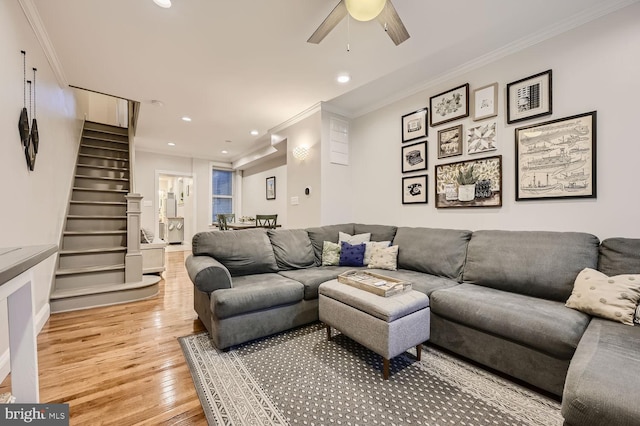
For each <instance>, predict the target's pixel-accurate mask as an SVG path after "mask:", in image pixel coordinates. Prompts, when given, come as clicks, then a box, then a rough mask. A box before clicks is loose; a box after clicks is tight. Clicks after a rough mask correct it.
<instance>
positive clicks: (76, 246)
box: [62, 234, 127, 250]
mask: <svg viewBox="0 0 640 426" xmlns="http://www.w3.org/2000/svg"><path fill="white" fill-rule="evenodd" d="M126 245H127V236H126V234H122V235H65V236H64V237H63V238H62V250H83V249H94V248H103V247H119V246H126Z"/></svg>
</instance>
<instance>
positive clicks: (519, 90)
mask: <svg viewBox="0 0 640 426" xmlns="http://www.w3.org/2000/svg"><path fill="white" fill-rule="evenodd" d="M552 107H553V103H552V91H551V70H547V71H544V72H541V73H539V74H536V75H532V76H530V77H527V78H523V79H522V80H518V81H514V82H513V83H509V84H507V123H509V124H511V123H517V122H519V121H524V120H530V119H532V118H537V117H543V116H545V115H551V113H552V112H553V108H552Z"/></svg>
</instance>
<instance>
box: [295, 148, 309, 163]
mask: <svg viewBox="0 0 640 426" xmlns="http://www.w3.org/2000/svg"><path fill="white" fill-rule="evenodd" d="M308 156H309V148H307V147H306V146H304V145H300V146H297V147H295V148H293V158H295V159H296V160H300V161H302V160H304V159H306V158H307V157H308Z"/></svg>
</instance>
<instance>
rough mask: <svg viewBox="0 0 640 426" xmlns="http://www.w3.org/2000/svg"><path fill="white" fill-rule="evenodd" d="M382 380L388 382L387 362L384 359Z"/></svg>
mask: <svg viewBox="0 0 640 426" xmlns="http://www.w3.org/2000/svg"><path fill="white" fill-rule="evenodd" d="M382 378H383V379H384V380H389V360H388V359H387V358H384V357H383V358H382Z"/></svg>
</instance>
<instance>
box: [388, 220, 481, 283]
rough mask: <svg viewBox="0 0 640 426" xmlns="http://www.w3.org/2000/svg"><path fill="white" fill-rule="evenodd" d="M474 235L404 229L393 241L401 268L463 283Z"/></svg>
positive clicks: (423, 229) (460, 232)
mask: <svg viewBox="0 0 640 426" xmlns="http://www.w3.org/2000/svg"><path fill="white" fill-rule="evenodd" d="M470 238H471V231H463V230H458V229H434V228H407V227H400V228H398V230H397V232H396V236H395V238H394V239H393V245H394V246H395V245H397V246H399V249H398V268H400V269H410V270H412V271H418V272H426V273H427V274H431V275H437V276H440V277H446V278H451V279H454V280H457V281H461V280H462V270H463V267H464V259H465V255H466V253H467V244H468V243H469V239H470Z"/></svg>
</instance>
